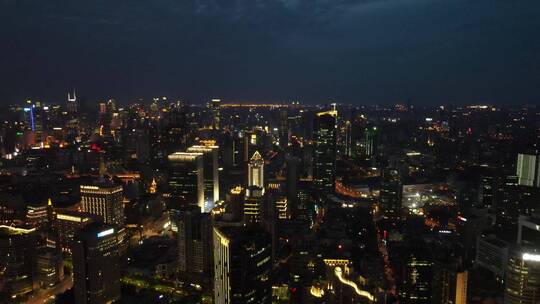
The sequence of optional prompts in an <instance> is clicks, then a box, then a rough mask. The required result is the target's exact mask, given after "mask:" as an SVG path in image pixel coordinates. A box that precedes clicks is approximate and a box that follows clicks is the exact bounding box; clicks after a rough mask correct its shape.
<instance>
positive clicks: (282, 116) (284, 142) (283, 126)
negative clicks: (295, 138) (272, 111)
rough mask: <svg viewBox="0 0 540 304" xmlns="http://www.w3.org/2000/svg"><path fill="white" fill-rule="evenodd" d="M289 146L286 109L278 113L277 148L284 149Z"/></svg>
mask: <svg viewBox="0 0 540 304" xmlns="http://www.w3.org/2000/svg"><path fill="white" fill-rule="evenodd" d="M288 145H289V114H288V113H287V110H286V109H283V110H281V111H280V112H279V146H280V147H281V148H282V149H285V148H286V147H287V146H288Z"/></svg>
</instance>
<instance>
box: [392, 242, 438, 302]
mask: <svg viewBox="0 0 540 304" xmlns="http://www.w3.org/2000/svg"><path fill="white" fill-rule="evenodd" d="M419 242H421V241H418V240H416V241H414V240H413V241H411V244H410V245H411V251H410V253H409V254H408V255H407V256H406V257H405V265H404V267H403V278H402V284H401V287H400V288H399V289H400V291H399V297H400V300H401V301H400V302H403V303H431V300H432V299H431V297H432V288H431V287H432V280H433V262H432V261H431V257H430V255H429V249H428V248H427V247H426V246H425V245H424V244H423V243H419Z"/></svg>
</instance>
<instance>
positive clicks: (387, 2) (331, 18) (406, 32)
mask: <svg viewBox="0 0 540 304" xmlns="http://www.w3.org/2000/svg"><path fill="white" fill-rule="evenodd" d="M0 50H1V51H0V55H1V56H0V103H2V104H8V103H19V102H21V101H23V100H25V99H28V98H32V99H39V100H43V101H48V102H64V100H65V95H66V93H67V90H68V89H70V88H73V87H75V88H77V91H78V92H79V95H83V96H85V97H86V98H87V99H88V101H89V102H94V101H96V102H97V100H99V99H105V98H109V97H114V98H116V99H117V100H118V101H119V102H121V103H127V102H131V101H133V100H135V99H137V98H146V99H149V98H150V97H152V96H161V95H166V96H170V97H175V98H181V99H184V100H187V101H189V102H192V103H201V102H205V101H207V100H208V99H209V98H212V97H214V96H216V97H221V98H223V99H225V100H238V101H258V102H260V101H276V102H289V101H294V100H299V101H301V102H303V103H326V102H328V101H337V102H343V103H354V104H368V103H369V104H373V103H384V104H389V103H396V102H403V101H405V100H408V99H411V100H412V102H413V103H416V104H442V103H481V102H488V103H505V104H522V103H535V104H540V1H539V0H357V1H354V0H144V1H142V0H107V1H103V0H88V1H81V0H65V1H64V0H62V1H60V0H59V1H56V0H32V1H27V0H0Z"/></svg>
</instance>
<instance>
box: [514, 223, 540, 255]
mask: <svg viewBox="0 0 540 304" xmlns="http://www.w3.org/2000/svg"><path fill="white" fill-rule="evenodd" d="M517 243H518V244H520V245H523V246H529V247H532V248H539V249H540V218H539V217H537V216H520V217H519V222H518V235H517Z"/></svg>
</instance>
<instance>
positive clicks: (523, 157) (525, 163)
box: [516, 153, 540, 187]
mask: <svg viewBox="0 0 540 304" xmlns="http://www.w3.org/2000/svg"><path fill="white" fill-rule="evenodd" d="M539 174H540V157H539V155H537V154H524V153H519V154H518V158H517V166H516V175H517V176H518V183H519V184H520V185H521V186H529V187H540V178H539Z"/></svg>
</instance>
